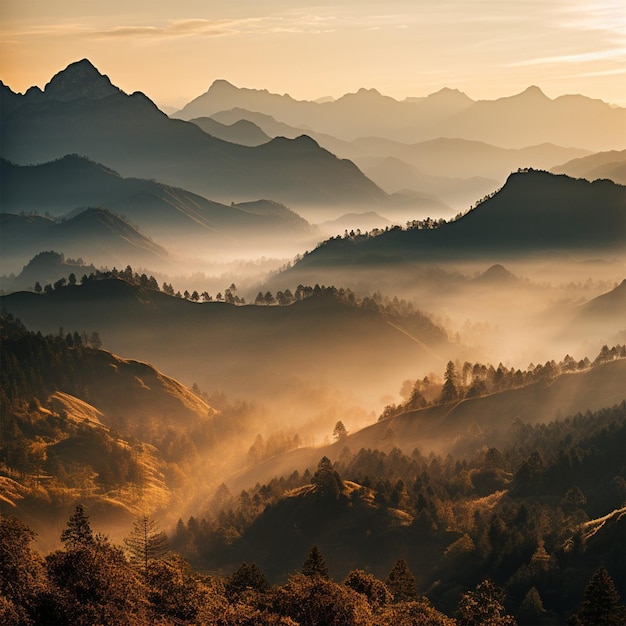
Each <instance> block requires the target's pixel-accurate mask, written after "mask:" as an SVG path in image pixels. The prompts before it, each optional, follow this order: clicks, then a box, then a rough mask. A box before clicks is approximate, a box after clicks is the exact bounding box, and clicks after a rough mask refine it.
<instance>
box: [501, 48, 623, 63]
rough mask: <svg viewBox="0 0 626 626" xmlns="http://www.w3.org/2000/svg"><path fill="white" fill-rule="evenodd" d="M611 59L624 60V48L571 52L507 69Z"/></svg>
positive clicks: (531, 60) (535, 59)
mask: <svg viewBox="0 0 626 626" xmlns="http://www.w3.org/2000/svg"><path fill="white" fill-rule="evenodd" d="M613 59H626V48H609V49H606V50H595V51H593V52H572V53H571V54H562V55H558V56H547V57H538V58H534V59H526V60H524V61H517V62H515V63H509V65H508V66H509V67H524V66H529V65H546V64H555V63H559V64H560V63H588V62H593V61H609V60H613Z"/></svg>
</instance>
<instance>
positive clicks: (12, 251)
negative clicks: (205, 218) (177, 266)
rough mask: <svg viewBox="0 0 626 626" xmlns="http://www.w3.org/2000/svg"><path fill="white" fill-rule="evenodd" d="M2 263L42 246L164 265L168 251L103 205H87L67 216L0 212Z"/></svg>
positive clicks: (96, 258)
mask: <svg viewBox="0 0 626 626" xmlns="http://www.w3.org/2000/svg"><path fill="white" fill-rule="evenodd" d="M0 225H1V226H2V227H1V229H0V241H1V242H2V257H3V262H4V263H13V264H15V263H20V264H21V263H24V262H25V261H26V260H27V259H30V258H31V257H32V256H33V255H35V254H37V253H38V252H40V251H42V250H50V249H53V250H61V251H63V253H64V254H66V255H67V256H72V257H82V258H84V259H88V260H89V261H92V262H94V263H97V264H100V265H108V266H110V267H112V266H113V265H117V266H118V267H126V265H127V264H129V263H130V264H132V265H139V266H142V267H154V266H155V265H158V266H159V267H163V265H164V263H165V264H166V263H167V256H168V253H167V251H166V250H165V249H164V248H162V247H161V246H159V245H157V244H156V243H154V242H153V241H152V240H150V239H148V238H147V237H145V236H144V235H142V234H141V233H140V232H138V231H137V230H136V229H135V228H133V227H132V226H131V225H130V224H128V222H125V221H124V220H123V219H122V218H120V217H118V216H116V215H114V214H113V213H111V212H110V211H108V210H106V209H99V208H90V209H85V210H83V211H80V212H79V213H77V214H75V215H74V216H73V217H71V218H69V219H66V220H53V219H51V218H48V217H41V216H38V215H13V214H9V213H2V214H0Z"/></svg>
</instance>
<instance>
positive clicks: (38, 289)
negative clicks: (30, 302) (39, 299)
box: [35, 281, 43, 293]
mask: <svg viewBox="0 0 626 626" xmlns="http://www.w3.org/2000/svg"><path fill="white" fill-rule="evenodd" d="M42 291H43V290H42V288H41V283H40V282H39V281H36V282H35V293H41V292H42Z"/></svg>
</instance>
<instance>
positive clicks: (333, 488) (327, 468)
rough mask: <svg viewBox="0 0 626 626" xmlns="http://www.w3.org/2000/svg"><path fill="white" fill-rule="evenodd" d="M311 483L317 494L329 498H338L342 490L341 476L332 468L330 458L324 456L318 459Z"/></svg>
mask: <svg viewBox="0 0 626 626" xmlns="http://www.w3.org/2000/svg"><path fill="white" fill-rule="evenodd" d="M311 483H312V484H313V485H315V487H317V491H318V493H319V494H321V495H323V496H326V497H330V498H338V497H339V495H340V494H341V492H342V490H343V482H342V480H341V477H340V476H339V474H338V473H337V472H336V471H335V470H334V469H333V466H332V464H331V462H330V459H329V458H328V457H326V456H324V457H322V458H321V459H320V462H319V463H318V465H317V470H316V471H315V474H313V477H312V478H311Z"/></svg>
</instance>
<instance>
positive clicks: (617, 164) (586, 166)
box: [551, 150, 626, 185]
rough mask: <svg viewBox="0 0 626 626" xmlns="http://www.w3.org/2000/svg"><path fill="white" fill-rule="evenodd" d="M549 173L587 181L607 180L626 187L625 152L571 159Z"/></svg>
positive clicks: (603, 153)
mask: <svg viewBox="0 0 626 626" xmlns="http://www.w3.org/2000/svg"><path fill="white" fill-rule="evenodd" d="M551 171H552V172H554V173H555V174H567V175H568V176H574V177H579V178H586V179H587V180H597V179H598V178H608V179H610V180H612V181H613V182H615V183H619V184H620V185H626V150H621V151H619V152H618V151H617V150H610V151H609V152H598V153H597V154H590V155H589V156H586V157H581V158H578V159H572V160H571V161H568V162H567V163H564V164H563V165H557V166H556V167H553V168H552V170H551Z"/></svg>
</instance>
